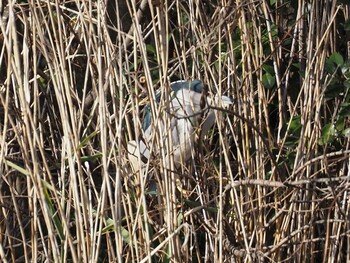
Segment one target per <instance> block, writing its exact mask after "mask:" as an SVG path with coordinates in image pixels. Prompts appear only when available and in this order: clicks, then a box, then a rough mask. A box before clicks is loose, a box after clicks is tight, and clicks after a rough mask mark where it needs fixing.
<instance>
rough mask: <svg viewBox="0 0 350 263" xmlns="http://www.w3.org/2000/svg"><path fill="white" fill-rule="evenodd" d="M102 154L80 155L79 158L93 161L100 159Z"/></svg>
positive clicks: (83, 160)
mask: <svg viewBox="0 0 350 263" xmlns="http://www.w3.org/2000/svg"><path fill="white" fill-rule="evenodd" d="M102 156H103V154H102V153H98V154H94V155H89V156H82V157H81V158H80V160H81V161H82V162H88V161H94V160H97V159H100V158H101V157H102Z"/></svg>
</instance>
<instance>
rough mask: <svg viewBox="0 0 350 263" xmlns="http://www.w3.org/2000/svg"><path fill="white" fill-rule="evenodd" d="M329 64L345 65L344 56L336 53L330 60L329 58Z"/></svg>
mask: <svg viewBox="0 0 350 263" xmlns="http://www.w3.org/2000/svg"><path fill="white" fill-rule="evenodd" d="M328 62H332V63H334V64H335V65H337V66H341V65H343V64H344V59H343V56H342V55H340V53H338V52H334V53H333V54H332V55H331V56H330V57H329V58H328Z"/></svg>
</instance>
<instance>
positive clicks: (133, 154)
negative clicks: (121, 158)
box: [128, 80, 231, 170]
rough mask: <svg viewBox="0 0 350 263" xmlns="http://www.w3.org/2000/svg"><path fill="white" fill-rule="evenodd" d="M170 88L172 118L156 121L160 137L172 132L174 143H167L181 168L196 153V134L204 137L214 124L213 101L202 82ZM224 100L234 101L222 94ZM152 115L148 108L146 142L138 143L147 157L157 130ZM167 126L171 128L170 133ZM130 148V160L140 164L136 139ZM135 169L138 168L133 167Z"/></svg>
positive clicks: (176, 165)
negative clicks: (171, 91)
mask: <svg viewBox="0 0 350 263" xmlns="http://www.w3.org/2000/svg"><path fill="white" fill-rule="evenodd" d="M171 88H172V90H173V92H174V95H173V96H172V97H171V98H170V102H169V107H168V110H169V112H168V114H167V116H169V117H170V120H169V119H168V120H164V119H163V120H161V121H160V122H158V123H157V124H158V126H159V125H160V127H157V128H158V130H159V131H160V135H161V138H169V136H170V135H171V144H170V143H169V144H168V145H170V147H171V148H170V150H169V152H170V154H172V155H173V160H174V164H175V168H178V167H179V166H180V165H181V164H184V163H185V162H186V161H187V160H189V159H190V158H191V156H192V155H193V149H194V147H195V139H196V136H198V135H200V138H201V139H203V138H204V136H205V135H206V134H207V132H208V131H209V130H210V128H211V127H212V126H213V125H214V123H215V113H214V110H213V109H211V108H209V107H208V105H210V104H211V102H212V100H211V99H210V98H209V97H207V96H206V93H203V91H204V85H203V83H202V82H201V81H199V80H194V81H191V82H188V81H177V82H173V83H171ZM203 96H204V97H203ZM203 99H204V104H203ZM221 99H224V100H225V102H228V103H231V100H230V99H229V98H227V97H221ZM150 114H151V110H150V107H148V108H147V109H146V115H145V117H144V123H143V128H144V130H145V131H144V139H145V140H144V141H145V142H143V141H142V140H141V141H140V142H139V150H140V155H141V157H145V158H146V159H149V158H150V151H149V149H150V147H149V146H150V145H151V144H152V141H154V131H155V130H156V125H152V123H151V120H152V118H151V116H150ZM164 121H165V122H166V121H170V123H164ZM169 124H170V125H169ZM166 127H169V129H170V130H169V131H170V132H171V133H170V134H169V132H168V131H167V129H166ZM199 133H200V134H199ZM168 134H169V135H168ZM167 136H168V137H167ZM164 141H166V140H164ZM128 150H129V159H131V161H132V163H135V162H137V163H140V162H138V160H139V157H138V154H137V143H136V142H135V141H132V142H129V149H128ZM158 152H159V149H158ZM167 159H169V158H167ZM133 166H135V165H133ZM167 166H168V167H167V168H170V167H169V165H168V164H167ZM134 170H138V169H137V168H136V167H134Z"/></svg>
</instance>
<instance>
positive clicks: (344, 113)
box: [339, 103, 350, 117]
mask: <svg viewBox="0 0 350 263" xmlns="http://www.w3.org/2000/svg"><path fill="white" fill-rule="evenodd" d="M348 116H350V103H343V104H341V105H340V111H339V117H348Z"/></svg>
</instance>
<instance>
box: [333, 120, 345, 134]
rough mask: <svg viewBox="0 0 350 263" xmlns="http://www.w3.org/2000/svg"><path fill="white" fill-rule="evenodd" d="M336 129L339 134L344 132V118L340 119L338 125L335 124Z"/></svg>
mask: <svg viewBox="0 0 350 263" xmlns="http://www.w3.org/2000/svg"><path fill="white" fill-rule="evenodd" d="M335 128H336V129H337V131H338V132H342V131H343V130H344V128H345V118H344V117H340V118H339V119H338V120H337V122H336V124H335Z"/></svg>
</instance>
